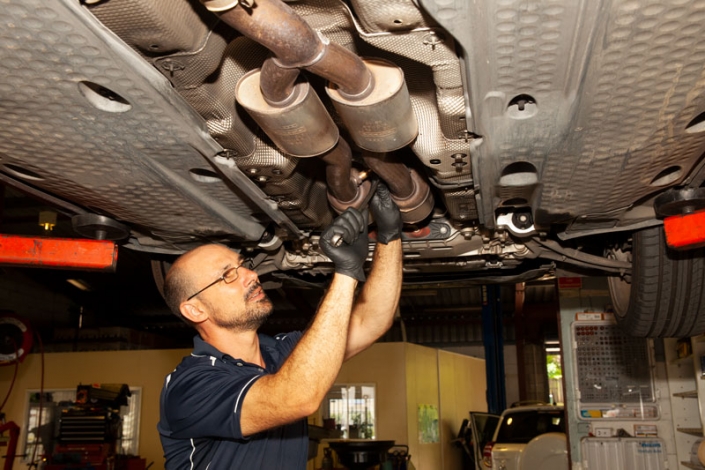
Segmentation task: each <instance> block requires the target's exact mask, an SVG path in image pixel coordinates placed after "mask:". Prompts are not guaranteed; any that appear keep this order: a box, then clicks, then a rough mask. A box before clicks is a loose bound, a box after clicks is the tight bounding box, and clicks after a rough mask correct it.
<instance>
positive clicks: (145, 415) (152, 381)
mask: <svg viewBox="0 0 705 470" xmlns="http://www.w3.org/2000/svg"><path fill="white" fill-rule="evenodd" d="M190 352H191V350H190V349H174V350H142V351H92V352H75V353H47V354H45V355H44V362H45V365H44V368H45V377H44V388H45V389H52V388H54V389H56V388H69V389H70V388H75V387H76V386H78V385H79V384H91V383H101V382H102V383H126V384H129V385H130V386H133V387H141V388H142V407H141V416H140V444H139V448H140V455H141V457H143V458H145V459H146V461H147V463H148V464H149V463H150V462H154V464H153V465H152V467H150V468H151V470H161V469H163V468H164V459H163V456H162V449H161V444H160V442H159V436H158V434H157V431H156V426H157V422H158V420H159V393H160V391H161V387H162V383H163V380H164V377H166V375H167V374H169V373H170V372H171V371H172V370H173V369H174V367H175V366H176V365H177V364H178V363H179V362H180V361H181V358H182V357H183V356H185V355H188V354H189V353H190ZM13 372H14V367H1V368H0V383H2V389H3V392H5V393H6V390H7V388H8V387H9V384H10V383H11V381H12V375H13ZM336 381H337V382H339V383H345V382H349V383H354V382H357V383H363V382H367V383H370V382H373V383H376V384H377V406H378V410H377V416H378V427H377V437H378V439H392V440H394V441H396V442H397V443H398V444H407V445H409V448H410V451H409V453H410V454H411V456H412V462H413V463H414V465H415V466H416V468H417V469H418V470H435V469H439V468H443V469H446V470H452V469H460V468H461V467H460V459H461V454H460V450H459V449H458V448H454V447H452V444H451V440H452V439H453V438H454V437H456V436H455V434H456V433H457V431H458V429H459V428H460V424H461V423H462V420H463V419H464V418H466V417H467V415H468V412H469V411H471V410H475V411H484V410H486V409H487V404H486V400H485V390H486V380H485V362H484V360H482V359H477V358H472V357H468V356H462V355H459V354H455V353H450V352H446V351H440V350H436V349H433V348H428V347H423V346H417V345H414V344H409V343H378V344H375V345H373V346H372V347H371V348H370V349H368V350H367V351H364V352H363V353H361V354H359V355H358V356H356V357H354V358H352V359H351V360H349V361H347V362H346V363H345V364H344V365H343V369H342V370H341V372H340V374H339V376H338V378H337V380H336ZM40 383H41V356H40V355H39V354H30V355H28V356H27V358H26V359H25V361H24V362H23V363H21V364H20V366H19V371H18V374H17V379H16V382H15V384H14V388H13V391H12V394H11V396H10V398H9V400H8V402H7V404H6V406H5V409H4V411H5V413H6V414H7V420H11V421H15V422H16V423H17V424H18V425H19V426H21V427H24V426H25V423H24V420H25V416H24V413H25V409H26V406H27V403H26V400H25V397H26V393H25V392H26V391H27V390H31V389H39V388H40ZM419 405H430V406H433V407H436V408H437V409H438V411H439V437H438V442H432V443H420V442H419V428H418V407H419ZM21 431H22V432H23V433H24V432H25V431H26V430H25V429H22V430H21ZM23 447H24V437H23V438H22V439H21V441H20V443H19V447H18V450H21V449H22V448H23ZM319 455H320V454H319ZM26 468H27V467H26V465H24V464H22V462H21V459H17V461H16V462H15V469H17V470H26Z"/></svg>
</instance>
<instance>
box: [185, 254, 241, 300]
mask: <svg viewBox="0 0 705 470" xmlns="http://www.w3.org/2000/svg"><path fill="white" fill-rule="evenodd" d="M242 267H244V268H245V269H252V268H253V266H252V260H251V259H245V260H244V261H243V262H242V263H240V264H238V265H237V266H233V267H232V268H228V269H226V270H225V271H223V274H222V275H221V276H220V277H219V278H218V279H216V280H215V281H213V282H211V283H210V284H208V285H207V286H206V287H204V288H203V289H201V290H199V291H198V292H196V293H195V294H193V295H192V296H190V297H188V298H187V299H186V302H188V301H189V300H191V299H193V298H194V297H196V296H197V295H198V294H200V293H202V292H203V291H204V290H206V289H208V288H209V287H213V286H214V285H216V284H218V283H219V282H220V281H223V282H224V283H226V284H230V283H231V282H235V281H237V279H238V278H239V277H240V273H239V272H238V269H240V268H242ZM232 272H235V276H234V277H233V278H232V279H228V278H229V277H230V276H229V275H230V273H232Z"/></svg>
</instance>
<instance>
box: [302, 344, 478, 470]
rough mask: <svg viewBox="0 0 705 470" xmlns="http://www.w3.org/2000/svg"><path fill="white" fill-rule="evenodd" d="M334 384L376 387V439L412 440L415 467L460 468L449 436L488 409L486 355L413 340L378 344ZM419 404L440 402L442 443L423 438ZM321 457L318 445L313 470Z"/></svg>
mask: <svg viewBox="0 0 705 470" xmlns="http://www.w3.org/2000/svg"><path fill="white" fill-rule="evenodd" d="M336 383H374V384H375V385H376V386H377V388H376V397H377V419H378V421H377V439H380V440H393V441H395V442H396V444H398V445H408V446H409V454H410V455H411V461H412V463H413V464H414V466H415V468H416V469H417V470H438V469H443V470H460V469H461V468H462V453H461V449H459V448H457V447H454V446H453V445H452V443H451V441H452V439H454V438H455V437H456V434H457V432H458V430H459V429H460V425H461V423H462V421H463V419H464V418H467V416H468V412H470V411H486V410H487V401H486V399H485V390H486V388H487V387H486V378H485V361H484V360H483V359H477V358H473V357H468V356H463V355H461V354H455V353H451V352H447V351H441V350H437V349H432V348H428V347H424V346H418V345H414V344H409V343H378V344H374V345H373V346H372V347H371V348H369V349H368V350H366V351H364V352H362V353H361V354H359V355H358V356H356V357H354V358H352V359H351V360H349V361H348V362H346V363H345V364H343V367H342V369H341V371H340V374H338V378H337V379H336ZM419 405H433V406H435V407H437V409H438V411H439V414H440V417H439V418H440V423H439V430H440V437H439V442H438V443H429V444H421V443H419V426H418V407H419ZM314 424H318V425H320V421H318V422H315V420H314ZM322 456H323V451H322V450H321V449H319V453H318V458H317V459H316V462H315V464H313V463H310V464H309V469H314V468H320V463H321V458H322Z"/></svg>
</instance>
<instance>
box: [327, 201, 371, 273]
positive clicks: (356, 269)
mask: <svg viewBox="0 0 705 470" xmlns="http://www.w3.org/2000/svg"><path fill="white" fill-rule="evenodd" d="M337 236H342V237H343V243H341V244H340V245H339V246H335V242H334V240H335V238H337ZM368 242H369V239H368V238H367V211H365V212H364V213H362V214H361V213H360V212H359V211H358V210H357V209H354V208H352V207H350V208H348V209H346V210H345V212H343V213H342V214H340V215H339V216H338V217H336V218H335V220H334V221H333V223H332V224H331V225H330V226H329V227H328V228H326V229H325V230H324V231H323V234H321V241H320V245H321V248H322V249H323V253H325V255H326V256H327V257H329V258H330V259H331V260H332V261H333V264H335V272H336V273H340V274H345V275H346V276H350V277H353V278H355V279H357V280H358V281H360V282H363V281H364V280H365V271H364V270H363V269H362V266H363V265H364V264H365V259H367V253H368V246H367V245H368Z"/></svg>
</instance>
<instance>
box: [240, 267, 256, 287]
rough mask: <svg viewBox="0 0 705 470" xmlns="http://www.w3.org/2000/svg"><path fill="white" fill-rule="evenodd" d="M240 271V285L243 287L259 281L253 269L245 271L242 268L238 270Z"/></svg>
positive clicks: (245, 269)
mask: <svg viewBox="0 0 705 470" xmlns="http://www.w3.org/2000/svg"><path fill="white" fill-rule="evenodd" d="M240 271H241V274H240V277H241V278H242V283H243V285H244V286H249V285H250V284H252V283H253V282H257V281H258V279H259V277H258V276H257V272H256V271H255V270H254V269H247V268H245V267H243V268H240Z"/></svg>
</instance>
